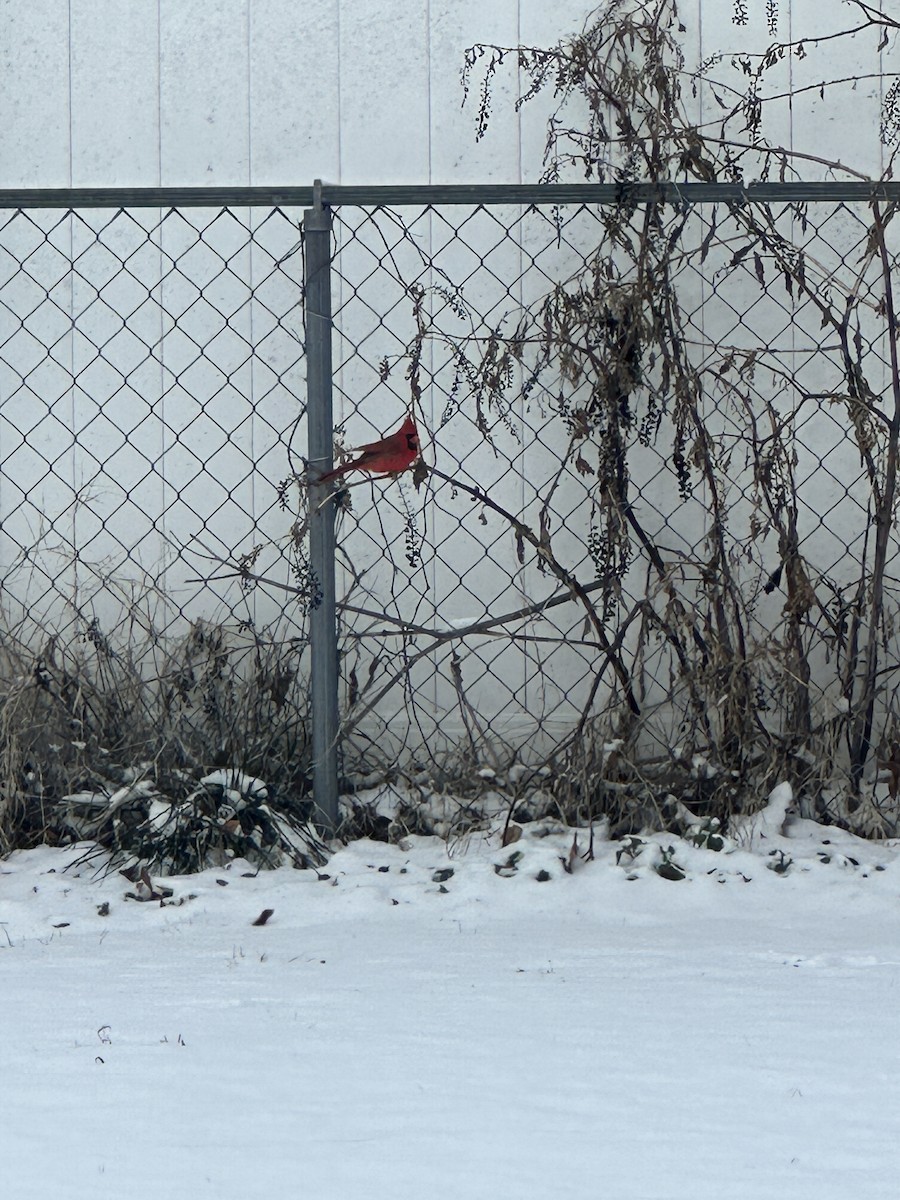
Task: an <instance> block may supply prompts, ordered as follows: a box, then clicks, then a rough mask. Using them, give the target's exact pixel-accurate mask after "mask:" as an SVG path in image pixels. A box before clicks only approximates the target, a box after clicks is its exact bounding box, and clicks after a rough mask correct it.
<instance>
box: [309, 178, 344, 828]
mask: <svg viewBox="0 0 900 1200" xmlns="http://www.w3.org/2000/svg"><path fill="white" fill-rule="evenodd" d="M314 205H315V207H313V208H308V209H306V210H305V211H304V213H303V231H304V240H305V247H306V275H305V285H306V286H305V296H306V299H305V304H306V322H305V324H306V387H307V430H308V454H309V462H310V476H311V478H313V479H315V478H316V477H317V475H318V473H319V472H321V471H326V470H328V468H329V467H330V466H331V465H332V456H333V444H334V421H333V416H332V396H331V210H330V209H329V208H328V207H327V206H325V205H323V204H322V200H321V183H320V181H319V180H316V186H315V192H314ZM329 493H330V488H327V487H319V486H317V485H316V484H313V485H312V487H311V488H310V492H309V506H310V521H309V557H310V566H311V568H312V574H313V579H314V580H315V587H316V593H317V594H316V599H315V602H314V604H313V608H312V611H311V614H310V656H311V661H310V708H311V718H312V771H313V801H314V804H315V809H316V811H315V814H314V819H315V821H316V823H317V824H318V825H320V826H321V827H322V828H323V830H324V831H325V833H326V834H333V833H334V831H335V829H336V828H337V824H338V778H337V764H338V695H337V692H338V654H337V620H336V609H335V588H334V505H333V504H331V503H323V501H325V500H326V498H327V496H328V495H329Z"/></svg>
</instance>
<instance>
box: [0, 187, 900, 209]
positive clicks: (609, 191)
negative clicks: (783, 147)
mask: <svg viewBox="0 0 900 1200" xmlns="http://www.w3.org/2000/svg"><path fill="white" fill-rule="evenodd" d="M625 200H631V201H636V202H639V203H647V202H651V201H664V202H668V203H672V204H685V203H690V204H694V203H710V202H713V201H728V202H731V203H738V204H740V203H754V202H763V203H765V202H778V201H793V202H802V201H816V200H824V201H829V200H830V201H836V202H837V201H862V202H871V201H874V200H885V201H900V182H893V181H889V182H883V181H877V180H876V181H871V182H870V181H867V180H825V181H816V182H805V181H802V180H793V181H790V182H787V183H772V182H765V183H746V184H744V183H675V182H666V183H629V184H619V183H513V184H468V183H463V184H386V185H376V186H372V185H364V184H360V185H356V184H350V185H338V184H327V183H322V184H320V183H318V182H317V183H316V185H315V186H314V187H270V186H264V187H182V188H179V187H174V188H170V187H156V188H124V187H116V188H99V187H98V188H0V209H17V208H63V209H68V208H169V207H172V208H218V207H222V208H230V207H237V206H246V207H250V208H253V207H285V208H311V207H313V206H314V205H316V204H318V203H321V204H325V205H328V206H339V205H373V206H389V205H405V204H460V205H463V204H464V205H479V204H533V205H537V204H619V203H621V202H623V201H625Z"/></svg>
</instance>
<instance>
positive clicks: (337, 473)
mask: <svg viewBox="0 0 900 1200" xmlns="http://www.w3.org/2000/svg"><path fill="white" fill-rule="evenodd" d="M352 470H353V464H352V463H345V464H344V465H343V466H342V467H335V469H334V470H333V471H326V472H325V474H324V475H320V476H319V478H318V479H317V480H316V483H328V482H329V481H330V480H332V479H340V478H342V476H344V475H346V474H347V472H348V471H352Z"/></svg>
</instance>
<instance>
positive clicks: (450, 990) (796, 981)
mask: <svg viewBox="0 0 900 1200" xmlns="http://www.w3.org/2000/svg"><path fill="white" fill-rule="evenodd" d="M548 830H549V832H548ZM787 832H788V835H789V836H788V837H787V838H782V837H781V836H780V835H779V834H778V832H777V830H772V829H768V830H766V829H762V830H760V829H759V828H757V829H756V830H751V831H749V834H748V837H749V838H752V841H751V844H750V845H749V847H748V848H746V849H744V848H736V847H735V845H734V844H733V843H729V842H726V844H725V846H724V847H723V849H722V850H720V851H719V852H714V851H713V850H710V849H708V848H706V847H700V848H698V847H695V846H693V845H690V844H688V843H687V842H684V841H681V840H679V839H677V838H673V837H671V836H666V835H662V836H660V837H656V838H654V839H651V840H647V839H645V840H644V844H643V845H637V844H633V845H632V846H631V850H630V851H629V852H626V853H622V849H623V846H622V844H621V843H618V844H614V843H610V842H607V841H602V840H598V841H597V843H596V844H595V857H594V859H593V861H583V860H582V859H581V858H580V857H579V856H577V855H576V856H574V857H573V858H572V863H571V864H570V865H572V868H573V869H572V871H571V873H569V872H568V871H566V870H564V869H563V862H562V860H563V859H565V860H566V861H567V863H568V860H569V855H570V851H571V848H572V834H571V832H563V831H561V830H560V831H554V827H553V826H552V824H548V823H547V822H542V823H536V824H535V825H532V826H526V827H525V829H524V831H523V834H522V836H521V837H520V839H519V840H518V841H517V842H515V843H514V844H512V845H508V846H506V847H505V848H504V847H501V845H500V839H499V833H495V834H494V835H492V836H490V837H488V836H481V835H479V836H470V837H469V838H468V840H463V841H457V842H453V843H451V844H450V846H449V848H448V846H447V844H445V843H444V842H442V841H439V840H438V839H436V838H413V839H409V840H408V841H406V842H404V843H403V844H402V845H399V846H388V845H384V844H381V843H375V842H368V841H365V842H356V843H353V844H351V845H349V846H347V847H346V848H345V849H342V850H340V851H339V852H338V853H336V854H335V855H334V856H333V858H332V859H331V860H330V861H329V863H328V865H327V866H326V867H324V868H322V870H321V872H320V873H319V874H318V875H317V873H316V872H315V871H296V870H292V869H288V868H286V869H282V870H278V871H273V872H268V873H265V872H264V873H260V874H253V873H252V872H250V873H248V868H247V866H246V864H243V863H241V862H235V863H232V864H231V866H230V867H229V868H228V869H221V870H211V871H207V872H205V873H204V874H202V875H198V876H192V877H185V878H177V879H169V880H165V881H164V883H165V884H166V885H167V886H168V887H171V888H172V889H173V895H172V896H171V897H166V898H165V899H164V900H163V902H162V903H161V902H160V901H159V899H156V900H150V901H146V902H141V901H140V900H138V899H129V898H126V893H127V892H132V893H133V894H134V895H138V894H139V888H136V886H135V885H134V884H132V883H129V882H128V881H127V880H126V879H124V878H123V877H122V876H121V875H119V874H118V873H113V874H109V875H107V876H106V877H103V878H98V877H96V876H95V871H94V868H92V867H81V868H78V869H76V870H71V869H70V870H68V871H66V870H64V868H65V867H66V864H67V863H71V862H72V861H73V860H74V859H75V858H76V857H77V851H76V850H73V849H68V850H51V849H42V850H35V851H30V852H23V853H17V854H14V855H13V856H12V857H11V858H9V859H7V860H6V861H4V862H0V989H2V1004H0V1097H2V1114H3V1120H2V1126H0V1129H2V1134H0V1137H2V1142H0V1195H2V1196H3V1197H8V1198H9V1200H48V1198H50V1197H55V1198H57V1200H81V1198H82V1197H84V1198H90V1200H103V1198H105V1197H110V1198H112V1197H115V1198H116V1200H121V1198H122V1197H124V1196H140V1197H152V1198H154V1200H195V1198H200V1197H211V1198H212V1197H215V1198H218V1200H230V1198H232V1197H233V1198H235V1200H238V1198H240V1200H253V1198H255V1197H259V1198H266V1200H280V1198H282V1197H284V1198H288V1197H290V1198H294V1197H306V1196H309V1197H314V1198H315V1200H357V1198H360V1200H363V1198H364V1200H407V1198H409V1200H412V1198H415V1200H420V1198H426V1197H427V1198H428V1200H445V1198H446V1200H476V1198H482V1197H484V1198H488V1197H490V1200H505V1198H506V1197H512V1198H515V1200H532V1198H535V1200H536V1198H537V1197H542V1198H543V1197H547V1196H552V1197H573V1198H576V1197H577V1198H579V1200H593V1198H594V1197H610V1198H611V1200H612V1198H615V1200H645V1198H646V1200H669V1198H672V1200H674V1198H676V1197H677V1198H679V1200H682V1198H683V1200H702V1198H704V1197H709V1198H711V1200H712V1198H715V1200H721V1197H725V1196H727V1197H735V1198H736V1200H767V1198H769V1197H772V1198H775V1197H777V1198H778V1200H785V1198H787V1200H806V1198H809V1200H870V1198H875V1197H879V1198H880V1197H885V1198H888V1197H890V1198H894V1197H896V1196H897V1195H900V1062H898V1057H900V1055H898V1017H900V937H898V916H900V847H898V845H897V844H896V843H893V844H885V843H875V842H862V841H859V840H858V839H855V838H852V837H851V836H849V835H847V834H842V833H840V832H839V831H835V830H833V829H825V828H822V827H820V826H817V825H814V824H813V823H811V822H807V821H795V822H794V823H793V825H792V826H791V827H790V828H789V829H788V831H787ZM823 840H824V841H823ZM670 847H671V853H670V849H669V848H670ZM585 848H586V841H585V833H584V832H583V831H582V832H581V833H580V834H579V844H578V850H579V852H580V851H583V850H584V849H585ZM773 849H774V850H776V851H778V853H775V854H771V853H770V851H772V850H773ZM632 853H633V855H634V856H632ZM617 858H618V861H617ZM826 860H827V861H826ZM666 862H671V863H675V864H676V865H677V866H678V867H680V868H681V869H682V870H683V871H684V872H685V875H686V878H684V879H666V878H663V877H661V876H660V874H659V873H658V871H657V868H658V867H660V866H661V865H663V864H665V863H666ZM785 865H787V869H786V870H785V871H782V870H775V869H769V868H770V867H773V868H774V867H775V866H780V867H784V866H785ZM450 872H452V874H451V873H450ZM670 873H671V872H670ZM674 873H675V874H678V872H677V871H675V872H674ZM543 875H548V876H549V878H548V879H544V880H543V881H539V878H538V877H539V876H541V877H542V876H543ZM107 905H108V909H107V907H106V906H107ZM265 909H272V910H273V912H272V915H271V917H269V918H268V920H267V921H266V923H265V924H263V925H254V924H253V922H254V920H255V919H256V918H257V917H258V916H259V915H260V913H261V912H262V911H263V910H265Z"/></svg>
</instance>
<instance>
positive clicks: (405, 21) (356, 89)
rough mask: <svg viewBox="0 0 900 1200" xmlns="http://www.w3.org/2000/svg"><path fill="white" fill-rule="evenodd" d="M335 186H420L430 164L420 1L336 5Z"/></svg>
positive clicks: (424, 10)
mask: <svg viewBox="0 0 900 1200" xmlns="http://www.w3.org/2000/svg"><path fill="white" fill-rule="evenodd" d="M340 62H341V66H340V85H339V92H338V96H337V102H338V104H339V105H340V138H341V163H340V167H341V178H340V182H341V183H363V182H367V183H401V182H402V183H410V182H415V183H423V182H427V181H428V177H429V171H430V162H431V130H430V120H431V115H430V103H429V94H428V80H429V76H430V73H431V70H432V64H431V61H430V54H429V45H428V5H427V3H425V0H417V2H416V0H414V2H413V3H407V4H398V3H397V0H366V3H365V4H342V5H341V18H340Z"/></svg>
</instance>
